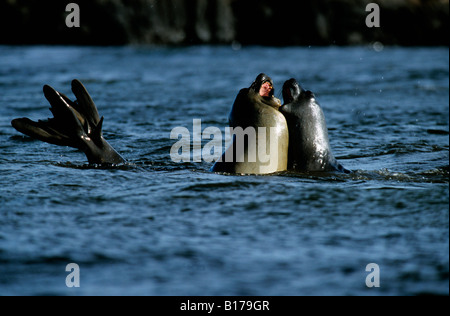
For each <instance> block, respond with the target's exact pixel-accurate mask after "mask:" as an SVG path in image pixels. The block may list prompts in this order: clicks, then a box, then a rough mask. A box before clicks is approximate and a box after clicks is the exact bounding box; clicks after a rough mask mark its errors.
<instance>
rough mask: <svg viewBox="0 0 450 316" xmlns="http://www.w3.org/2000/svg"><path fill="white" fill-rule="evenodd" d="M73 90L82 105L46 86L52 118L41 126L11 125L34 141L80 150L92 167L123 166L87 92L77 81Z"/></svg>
mask: <svg viewBox="0 0 450 316" xmlns="http://www.w3.org/2000/svg"><path fill="white" fill-rule="evenodd" d="M72 87H73V90H74V93H75V91H76V93H75V94H76V96H77V97H78V98H79V99H80V100H79V101H75V102H73V101H71V100H70V99H69V98H68V97H67V96H65V95H64V94H62V93H59V92H58V91H56V90H55V89H53V88H52V87H50V86H48V85H45V86H44V88H43V91H44V95H45V97H46V98H47V100H48V102H49V103H50V105H51V108H50V111H51V112H52V113H53V116H54V117H53V118H50V119H48V120H45V121H42V120H39V121H38V122H34V121H32V120H30V119H28V118H18V119H14V120H12V122H11V125H12V126H13V127H14V128H15V129H16V130H18V131H19V132H21V133H23V134H25V135H28V136H30V137H32V138H36V139H38V140H41V141H44V142H47V143H50V144H54V145H59V146H70V147H74V148H77V149H80V150H82V151H83V152H84V153H85V154H86V157H87V158H88V161H89V163H91V164H120V163H124V162H125V160H124V159H123V158H122V157H121V156H120V155H119V154H118V153H117V152H116V151H115V150H114V148H112V147H111V145H109V143H108V142H107V141H106V140H105V139H104V138H103V135H102V125H103V117H102V118H101V119H100V117H99V114H98V111H97V108H96V106H95V104H94V102H93V101H92V99H91V97H90V95H89V93H88V92H87V90H86V88H84V86H83V85H82V84H81V82H79V81H78V80H73V81H72ZM74 87H75V88H74Z"/></svg>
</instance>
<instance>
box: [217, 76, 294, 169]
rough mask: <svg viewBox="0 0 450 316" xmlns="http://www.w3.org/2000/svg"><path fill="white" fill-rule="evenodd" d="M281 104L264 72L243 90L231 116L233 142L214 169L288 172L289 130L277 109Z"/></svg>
mask: <svg viewBox="0 0 450 316" xmlns="http://www.w3.org/2000/svg"><path fill="white" fill-rule="evenodd" d="M280 105H281V102H280V100H278V99H277V98H275V97H274V89H273V81H272V79H271V78H270V77H268V76H267V75H265V74H263V73H261V74H259V75H258V76H257V77H256V79H255V81H254V82H253V83H252V84H251V86H250V87H249V88H244V89H241V90H240V91H239V93H238V95H237V97H236V99H235V101H234V104H233V106H232V109H231V112H230V114H229V118H228V120H229V126H230V128H231V134H232V135H233V139H232V143H231V145H230V146H229V147H228V148H227V149H226V150H225V152H224V153H223V154H222V156H221V158H219V159H218V160H217V161H216V162H215V164H214V165H213V167H212V168H211V171H213V172H225V173H238V174H269V173H274V172H278V171H285V170H286V169H287V162H288V146H289V134H288V133H289V132H288V125H287V122H286V119H285V117H284V116H283V114H281V113H280V112H279V111H278V108H279V107H280ZM268 152H269V154H267V153H268Z"/></svg>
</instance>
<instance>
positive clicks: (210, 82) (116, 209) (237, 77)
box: [0, 45, 449, 296]
mask: <svg viewBox="0 0 450 316" xmlns="http://www.w3.org/2000/svg"><path fill="white" fill-rule="evenodd" d="M261 72H264V73H266V74H268V75H270V76H271V77H272V78H273V80H274V83H275V89H276V91H275V95H276V96H278V97H279V98H281V87H282V85H283V82H284V81H285V80H287V79H289V78H296V79H297V80H298V81H299V82H300V83H301V84H302V85H303V87H304V88H305V89H308V90H311V91H313V92H314V93H315V95H316V97H317V101H318V102H319V103H320V104H321V106H322V108H323V111H324V113H325V117H326V121H327V126H328V129H329V136H330V143H331V147H332V150H333V153H334V155H335V156H336V157H337V159H338V161H339V162H340V163H341V164H342V165H343V166H344V167H346V168H347V169H350V170H352V171H353V172H352V173H351V174H340V173H323V174H320V173H294V172H282V173H278V174H273V175H265V176H252V175H226V174H215V173H212V172H211V171H210V168H211V167H212V162H207V161H205V159H200V162H197V161H195V160H194V158H195V157H196V156H195V155H196V153H195V152H194V150H193V149H192V154H193V157H192V159H191V160H190V161H187V162H180V163H178V162H174V161H173V160H172V159H171V156H170V151H171V148H172V146H173V145H174V144H175V143H176V142H177V141H178V139H172V138H171V137H170V134H171V131H172V130H173V129H174V128H176V127H186V128H187V129H189V131H190V132H191V133H193V122H194V120H201V124H202V130H204V129H206V128H207V127H218V128H219V129H220V130H223V131H225V127H226V126H227V123H228V121H227V117H228V113H229V111H230V109H231V106H232V104H233V102H234V99H235V97H236V95H237V93H238V92H239V90H240V89H241V88H244V87H248V86H249V85H250V84H251V83H252V81H253V80H254V79H255V77H256V76H257V75H258V74H259V73H261ZM74 78H77V79H79V80H81V81H82V82H83V83H84V85H85V86H86V88H87V89H88V91H89V92H90V94H91V96H92V98H93V99H94V101H95V103H96V105H97V107H98V110H99V112H100V115H103V116H104V117H105V121H104V124H103V130H104V136H105V138H106V139H107V140H108V141H109V143H110V144H111V145H112V146H113V147H114V148H115V149H116V150H117V151H118V152H119V153H120V154H121V155H122V156H123V157H124V158H126V159H127V163H126V164H124V165H121V166H116V167H112V168H102V167H100V166H89V165H88V164H87V159H86V157H85V155H84V153H83V152H80V151H78V150H75V149H73V148H68V147H59V146H55V145H50V144H47V143H43V142H40V141H35V140H33V139H31V138H29V137H26V136H24V135H22V134H20V133H19V132H17V131H16V130H15V129H14V128H12V127H11V124H10V121H11V120H12V119H14V118H18V117H28V118H30V119H32V120H38V119H46V118H48V117H51V116H52V115H51V113H50V111H49V110H48V108H49V104H48V103H47V100H46V99H45V97H44V95H43V93H42V86H43V85H44V84H48V85H51V86H52V87H54V88H55V89H56V90H58V91H60V92H62V93H64V94H66V95H68V96H69V97H70V98H72V99H73V98H74V96H73V94H72V92H71V90H70V82H71V80H72V79H74ZM448 131H449V50H448V47H442V48H439V47H436V48H422V47H412V48H401V47H382V46H380V45H375V46H373V47H372V46H367V47H366V46H361V47H346V48H344V47H290V48H272V47H239V46H237V45H235V46H195V47H177V48H168V47H133V46H127V47H72V46H67V47H65V46H56V47H52V46H0V295H154V296H158V295H170V296H171V295H272V296H285V295H289V296H291V295H293V296H303V295H305V296H308V295H339V296H344V295H355V296H360V295H361V296H366V295H367V296H377V295H392V296H397V295H424V294H426V295H429V294H431V295H448V294H449V134H448ZM224 135H225V132H224ZM199 136H200V135H192V138H194V137H199ZM224 138H225V137H224ZM208 141H209V140H208V139H203V144H206V143H207V142H208ZM196 160H199V159H198V157H197V159H196ZM70 263H75V264H76V266H75V267H78V268H77V269H75V268H74V269H69V268H70V267H72V266H73V265H72V266H68V265H69V264H70ZM370 263H374V264H376V265H372V266H369V267H368V265H369V264H370ZM366 267H367V271H366ZM370 267H378V268H373V269H371V268H370ZM66 268H67V271H66ZM78 272H79V274H78ZM77 281H79V284H76V282H77ZM378 281H379V283H378V284H377V282H378ZM72 285H79V286H72ZM373 285H378V286H373ZM71 286H72V287H71Z"/></svg>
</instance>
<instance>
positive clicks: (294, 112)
mask: <svg viewBox="0 0 450 316" xmlns="http://www.w3.org/2000/svg"><path fill="white" fill-rule="evenodd" d="M283 101H284V104H283V106H281V107H280V111H281V113H283V114H284V116H285V117H286V120H287V123H288V127H289V158H288V169H289V170H296V171H341V172H345V173H350V171H349V170H347V169H345V168H344V167H343V166H342V165H341V164H339V163H338V162H337V160H336V158H335V157H334V155H333V153H332V151H331V147H330V142H329V139H328V130H327V125H326V123H325V116H324V114H323V111H322V109H321V107H320V105H319V104H318V103H317V101H316V98H315V96H314V94H313V93H312V92H311V91H305V90H303V89H302V87H301V86H300V85H299V84H298V82H297V81H296V80H295V79H289V80H287V81H286V82H285V83H284V85H283Z"/></svg>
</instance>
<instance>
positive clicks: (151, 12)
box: [0, 0, 449, 46]
mask: <svg viewBox="0 0 450 316" xmlns="http://www.w3.org/2000/svg"><path fill="white" fill-rule="evenodd" d="M68 3H70V1H67V2H64V1H60V0H59V1H58V0H46V1H45V0H44V1H42V0H41V1H38V0H28V1H21V0H1V2H0V28H1V31H0V44H76V45H124V44H150V45H151V44H164V45H193V44H231V43H235V44H238V45H241V44H242V45H361V44H366V43H373V42H380V43H382V44H384V45H403V46H412V45H415V46H419V45H444V46H448V29H449V25H448V20H449V1H448V0H378V1H368V0H308V1H292V0H277V1H273V0H133V1H126V2H125V1H119V0H78V1H77V0H75V1H73V3H76V4H78V6H79V9H80V11H79V12H80V15H79V17H80V27H71V28H69V27H67V25H66V17H67V16H68V14H69V12H66V11H65V10H66V5H67V4H68ZM369 3H376V4H378V6H379V8H380V27H372V28H370V27H368V26H367V25H366V17H367V15H368V14H369V13H370V12H367V11H366V6H367V4H369Z"/></svg>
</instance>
